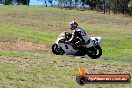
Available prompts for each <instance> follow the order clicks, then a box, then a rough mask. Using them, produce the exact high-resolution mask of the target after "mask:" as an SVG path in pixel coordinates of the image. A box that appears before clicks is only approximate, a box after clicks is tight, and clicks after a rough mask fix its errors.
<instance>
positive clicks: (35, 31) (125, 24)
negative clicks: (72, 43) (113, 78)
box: [0, 6, 132, 88]
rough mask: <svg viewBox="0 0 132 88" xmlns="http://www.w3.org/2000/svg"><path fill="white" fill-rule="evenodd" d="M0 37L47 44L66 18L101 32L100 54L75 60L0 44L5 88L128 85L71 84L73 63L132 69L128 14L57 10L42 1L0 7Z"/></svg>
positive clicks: (90, 68) (0, 82) (120, 87)
mask: <svg viewBox="0 0 132 88" xmlns="http://www.w3.org/2000/svg"><path fill="white" fill-rule="evenodd" d="M0 12H1V13H0V23H1V24H0V42H4V41H10V40H12V39H21V40H26V41H31V42H35V43H37V44H39V43H41V44H47V45H49V46H51V45H52V44H53V43H54V41H55V40H56V37H57V36H58V34H60V33H61V32H63V31H66V28H67V27H68V23H69V22H70V21H71V20H76V21H77V22H78V23H79V25H80V26H81V27H83V28H84V29H85V30H86V32H87V34H88V35H89V36H101V37H102V44H101V47H102V49H103V55H102V57H108V58H113V60H98V59H97V60H92V59H80V58H76V57H74V56H66V55H64V56H56V55H51V54H39V53H31V52H28V51H23V52H22V51H15V50H10V49H8V50H7V49H0V87H2V88H7V87H13V88H18V87H20V88H49V87H50V88H52V87H53V88H58V87H59V88H80V87H82V88H88V87H89V88H93V87H94V88H131V87H132V86H131V85H132V83H130V84H106V85H104V84H94V85H93V84H88V85H84V86H79V85H78V84H77V83H76V80H75V75H76V68H77V65H78V64H79V63H81V64H82V65H83V67H84V68H85V69H86V71H87V72H88V73H98V74H99V73H105V74H107V73H115V74H117V73H118V74H119V73H120V74H124V73H128V74H132V70H131V69H132V63H131V62H121V61H116V59H129V60H132V46H131V44H132V18H131V17H127V16H122V15H113V14H111V15H105V14H100V13H97V12H94V11H75V10H62V9H58V8H51V7H48V8H46V7H43V6H29V7H28V6H0Z"/></svg>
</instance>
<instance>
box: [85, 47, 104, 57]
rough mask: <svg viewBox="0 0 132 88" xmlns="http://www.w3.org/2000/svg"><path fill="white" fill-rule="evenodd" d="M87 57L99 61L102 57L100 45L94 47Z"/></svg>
mask: <svg viewBox="0 0 132 88" xmlns="http://www.w3.org/2000/svg"><path fill="white" fill-rule="evenodd" d="M87 55H88V56H89V57H91V58H92V59H97V58H99V57H100V56H101V55H102V49H101V47H100V46H99V45H97V46H95V47H92V48H90V49H89V51H88V52H87Z"/></svg>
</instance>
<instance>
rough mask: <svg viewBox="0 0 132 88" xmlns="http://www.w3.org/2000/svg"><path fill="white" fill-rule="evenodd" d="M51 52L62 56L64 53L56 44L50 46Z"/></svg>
mask: <svg viewBox="0 0 132 88" xmlns="http://www.w3.org/2000/svg"><path fill="white" fill-rule="evenodd" d="M52 52H53V53H54V54H56V55H63V54H65V51H64V50H63V49H62V48H61V47H59V46H58V45H57V44H53V45H52Z"/></svg>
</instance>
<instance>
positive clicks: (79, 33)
mask: <svg viewBox="0 0 132 88" xmlns="http://www.w3.org/2000/svg"><path fill="white" fill-rule="evenodd" d="M69 25H70V29H71V30H73V32H72V37H71V39H70V40H68V41H66V43H72V44H75V45H74V46H78V45H82V46H83V45H85V44H86V43H88V42H89V37H88V36H87V34H86V32H85V31H84V30H83V29H82V28H80V27H78V23H77V22H76V21H71V22H70V24H69ZM77 37H78V38H79V40H78V41H76V38H77Z"/></svg>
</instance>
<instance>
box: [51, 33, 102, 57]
mask: <svg viewBox="0 0 132 88" xmlns="http://www.w3.org/2000/svg"><path fill="white" fill-rule="evenodd" d="M71 37H72V34H71V33H68V32H63V33H61V34H60V35H59V36H58V38H57V40H56V42H55V43H54V44H53V45H52V52H53V53H54V54H56V55H63V54H67V55H77V56H85V55H88V56H89V57H91V58H93V59H97V58H99V57H100V56H101V55H102V49H101V47H100V43H101V37H91V38H90V39H89V40H88V42H87V43H86V44H85V45H79V46H75V44H67V43H65V41H68V40H69V39H70V38H71ZM76 39H77V40H78V38H76Z"/></svg>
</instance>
